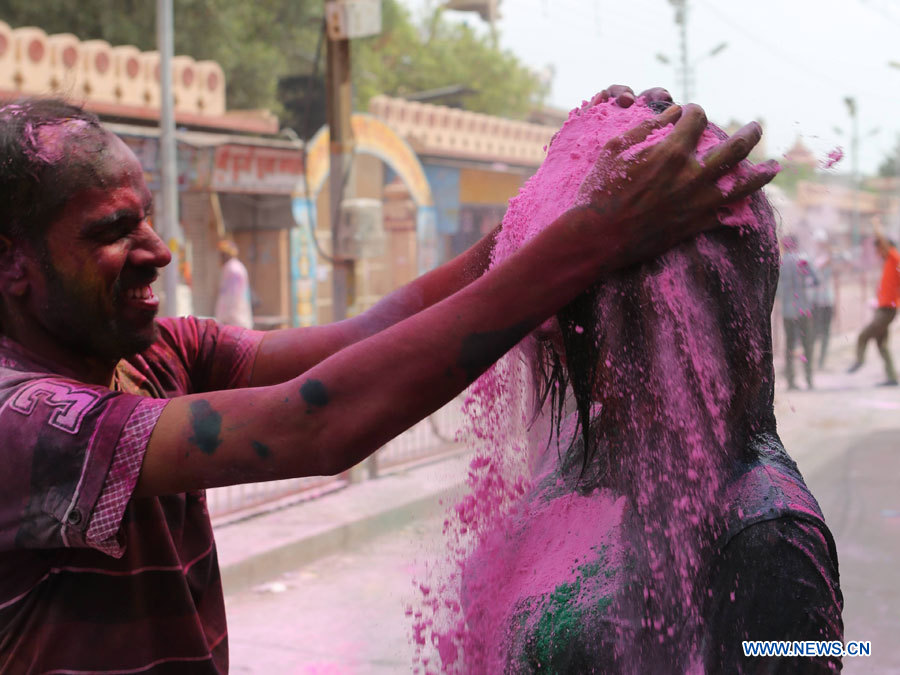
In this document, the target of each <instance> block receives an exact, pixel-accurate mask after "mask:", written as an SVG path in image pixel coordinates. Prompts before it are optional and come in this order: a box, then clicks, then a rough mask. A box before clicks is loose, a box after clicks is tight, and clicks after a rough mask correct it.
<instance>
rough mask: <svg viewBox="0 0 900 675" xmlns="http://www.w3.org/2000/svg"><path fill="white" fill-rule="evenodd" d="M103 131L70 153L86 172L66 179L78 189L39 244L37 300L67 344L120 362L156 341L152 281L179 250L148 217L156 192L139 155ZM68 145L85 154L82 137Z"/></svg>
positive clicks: (49, 326) (48, 325) (45, 322)
mask: <svg viewBox="0 0 900 675" xmlns="http://www.w3.org/2000/svg"><path fill="white" fill-rule="evenodd" d="M102 134H103V135H102V136H101V137H100V141H101V142H100V143H95V144H93V145H94V146H95V148H93V149H91V150H89V151H87V152H88V153H89V156H87V157H75V158H71V157H70V158H67V159H63V160H62V161H63V162H68V163H69V164H70V165H74V166H78V167H79V169H78V170H77V173H78V174H79V175H78V176H76V177H75V178H74V181H73V182H70V180H69V179H68V177H64V179H63V180H62V181H61V182H62V183H63V186H62V187H63V189H70V190H71V196H70V197H69V198H68V199H67V200H66V201H65V203H64V205H63V207H62V209H61V210H60V211H59V213H58V215H57V216H56V218H54V219H53V221H52V222H51V223H50V224H49V225H48V227H47V230H46V232H45V233H44V236H43V238H42V239H43V243H42V244H39V245H38V246H37V247H36V248H38V249H40V250H37V251H36V252H35V262H36V263H37V269H36V270H35V274H34V277H33V282H32V285H31V292H32V298H31V302H30V303H29V307H30V309H31V311H32V312H33V314H34V316H33V318H34V319H35V320H36V321H37V322H38V323H40V324H41V325H42V326H43V328H44V330H45V331H47V332H48V333H49V334H50V335H51V336H53V337H54V338H55V339H56V340H58V341H59V342H60V343H62V344H65V345H66V346H67V347H68V348H70V349H72V350H74V351H76V352H78V353H81V354H84V355H85V356H87V357H93V358H99V359H102V360H111V361H115V360H118V359H119V358H121V357H123V356H127V355H130V354H134V353H136V352H138V351H141V350H142V349H146V348H147V347H149V346H150V344H152V342H153V340H154V338H155V334H156V328H155V325H154V318H155V316H156V312H157V309H158V306H159V300H158V299H157V298H156V296H155V295H154V294H153V291H152V290H151V289H150V284H151V283H152V282H153V280H154V279H156V277H157V274H158V269H159V268H160V267H163V266H165V265H167V264H168V263H169V261H170V260H171V254H170V253H169V251H168V249H167V248H166V246H165V244H164V243H163V241H162V240H161V239H160V238H159V236H158V235H157V234H156V232H155V231H154V230H153V227H152V225H151V224H150V221H149V220H148V218H149V215H150V208H151V205H152V197H151V194H150V191H149V190H148V189H147V185H146V183H145V182H144V178H143V171H142V169H141V166H140V164H139V162H138V161H137V158H136V157H135V156H134V154H133V153H132V152H131V150H129V149H128V147H127V146H126V145H125V143H123V142H122V141H121V140H120V139H119V138H118V137H116V136H114V135H113V134H110V133H107V132H102ZM95 135H96V134H95ZM68 145H69V147H70V148H72V151H73V153H74V154H75V155H78V154H83V153H81V150H82V149H83V148H81V146H80V145H79V141H78V140H77V139H76V140H71V141H70V143H69V144H68Z"/></svg>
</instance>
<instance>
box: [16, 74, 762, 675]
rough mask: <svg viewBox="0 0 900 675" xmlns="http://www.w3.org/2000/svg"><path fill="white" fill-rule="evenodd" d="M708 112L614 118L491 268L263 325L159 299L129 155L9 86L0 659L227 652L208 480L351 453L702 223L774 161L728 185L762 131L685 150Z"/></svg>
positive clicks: (31, 664)
mask: <svg viewBox="0 0 900 675" xmlns="http://www.w3.org/2000/svg"><path fill="white" fill-rule="evenodd" d="M610 95H612V96H614V97H616V99H617V100H618V101H619V103H620V105H628V104H630V102H633V100H634V95H633V93H632V92H630V90H627V89H623V88H619V89H617V90H614V91H612V92H603V93H601V95H598V98H597V100H598V101H600V100H606V99H608V98H609V96H610ZM669 124H671V125H674V130H673V131H672V133H670V134H669V135H668V136H666V138H665V139H664V140H663V141H660V142H658V143H655V144H652V145H650V146H648V147H644V148H643V149H641V150H640V151H639V152H637V153H635V152H634V146H636V145H637V144H639V143H641V142H642V141H643V140H645V139H646V138H647V137H648V136H650V135H651V134H652V133H653V132H654V130H656V129H658V128H660V127H661V126H665V125H669ZM705 126H706V118H705V115H704V114H703V111H702V110H700V109H699V108H698V107H696V106H685V107H684V108H681V107H678V106H672V107H671V108H669V109H668V110H667V111H666V112H664V113H662V114H661V115H659V116H658V117H657V118H655V119H654V120H651V121H648V122H646V123H644V124H642V125H640V126H638V127H636V128H634V129H632V130H630V131H629V132H627V133H625V134H624V135H622V136H620V137H617V138H616V139H614V141H612V142H611V143H609V144H608V145H607V146H605V147H604V149H603V151H602V152H601V153H600V154H601V156H600V159H599V160H598V163H597V171H600V172H604V173H607V174H608V175H609V176H610V177H612V178H611V181H610V182H608V183H607V184H606V188H605V189H606V190H610V192H608V193H604V194H595V195H593V197H592V199H591V201H590V203H589V204H588V205H587V206H584V207H579V208H577V209H572V210H571V211H569V212H567V213H565V214H564V215H563V216H562V217H560V218H559V219H558V220H557V221H556V222H554V223H553V224H552V225H550V226H549V227H548V228H546V230H545V231H544V232H543V233H541V234H540V235H539V236H538V237H536V238H535V239H534V240H533V241H532V242H530V243H529V244H528V245H526V246H524V247H522V249H521V250H520V251H518V252H517V253H516V254H515V255H514V256H512V257H511V258H510V259H508V260H506V261H504V262H503V263H502V264H500V265H498V266H496V267H494V268H493V269H491V270H489V271H488V270H487V267H488V263H489V260H490V251H491V247H492V245H493V235H489V236H487V237H486V238H485V239H484V240H482V241H481V242H479V243H478V244H476V245H475V246H474V247H473V248H472V249H470V250H469V251H467V252H465V253H463V254H462V255H461V256H459V257H458V258H456V259H454V260H452V261H450V262H449V263H446V264H445V265H443V266H441V267H439V268H437V269H435V270H433V271H431V272H429V273H428V274H426V275H424V276H422V277H420V278H419V279H417V280H415V281H413V282H412V283H410V284H409V285H407V286H406V287H404V288H401V289H399V290H397V291H395V292H394V293H392V294H391V295H389V296H387V297H386V298H384V299H383V300H382V301H381V302H380V303H379V304H378V305H376V306H375V307H374V308H372V309H371V310H369V311H367V312H365V313H364V314H362V315H360V316H357V317H354V318H351V319H348V320H346V321H343V322H341V323H338V324H334V325H325V326H316V327H311V328H301V329H289V330H283V331H273V332H269V333H261V332H255V331H251V330H246V329H243V328H239V327H234V326H222V325H219V324H217V323H216V322H214V321H210V320H207V321H202V320H198V319H195V318H190V317H188V318H183V319H171V318H166V319H160V320H155V314H156V311H157V305H158V300H157V299H156V297H155V296H154V294H153V291H152V289H151V283H152V282H153V280H154V279H155V278H156V276H157V274H158V271H159V268H161V267H163V266H165V265H166V264H168V263H169V262H170V258H171V256H170V254H169V252H168V250H167V249H166V247H165V245H164V244H163V242H162V241H161V240H160V238H159V236H158V235H157V234H156V232H154V230H153V228H152V226H151V225H150V221H149V220H148V216H149V213H150V208H151V203H150V194H149V192H148V190H147V187H146V185H145V184H144V181H143V177H142V171H141V167H140V165H139V163H138V161H137V159H136V158H135V157H134V155H133V154H132V153H131V152H130V151H129V150H128V148H127V147H126V146H125V145H124V144H123V143H122V142H121V141H120V140H119V139H117V138H116V137H115V136H113V135H112V134H110V133H109V132H107V131H106V130H105V129H103V127H102V126H101V125H100V124H99V121H98V120H97V119H96V118H95V117H94V116H93V115H91V114H89V113H86V112H85V111H83V110H81V109H79V108H77V107H74V106H70V105H67V104H65V103H63V102H61V101H53V100H23V101H19V102H17V103H11V104H8V105H5V106H2V107H0V332H2V335H0V466H2V467H3V469H4V472H3V477H2V478H0V671H3V672H14V673H20V672H24V673H29V672H48V671H51V672H129V673H142V672H159V673H187V672H189V673H222V672H226V671H227V667H228V652H227V630H226V626H225V616H224V605H223V601H222V587H221V582H220V577H219V569H218V565H217V561H216V554H215V544H214V541H213V536H212V530H211V527H210V523H209V517H208V514H207V511H206V507H205V495H204V492H203V490H204V488H207V487H212V486H220V485H229V484H235V483H242V482H252V481H263V480H273V479H281V478H289V477H296V476H307V475H325V474H334V473H339V472H341V471H344V470H346V469H347V468H349V467H351V466H353V465H354V464H356V463H357V462H358V461H360V460H361V459H363V458H364V457H366V456H367V455H369V454H370V453H372V452H374V451H375V450H376V449H377V448H379V447H380V446H381V445H383V444H384V443H385V442H386V441H387V440H389V439H390V438H392V437H394V436H396V435H397V434H398V433H400V432H402V431H403V430H404V429H406V428H408V427H409V426H410V425H411V424H413V423H415V422H416V421H418V420H420V419H422V418H423V417H425V416H426V415H428V414H430V413H431V412H432V411H434V410H436V409H437V408H439V407H440V406H441V405H443V404H444V403H446V402H447V401H448V400H450V399H451V398H452V397H454V396H455V395H457V394H458V393H459V392H460V391H462V389H464V388H465V387H466V386H467V385H468V384H469V383H471V382H472V381H473V380H474V379H475V378H477V377H478V376H479V375H480V374H481V373H482V372H483V371H484V370H485V369H486V368H488V367H489V366H490V365H491V364H492V363H493V362H494V361H496V359H498V358H499V357H500V356H502V355H503V354H504V353H505V352H506V351H507V350H509V349H510V348H511V347H513V346H514V345H515V344H516V343H517V342H519V340H521V339H522V338H523V337H524V336H525V335H527V334H528V333H529V332H530V331H531V330H533V329H534V328H536V327H537V326H539V325H540V324H541V322H543V321H544V320H546V319H547V318H548V317H550V316H552V315H554V314H555V313H556V312H557V311H559V309H560V308H561V307H563V306H564V305H566V304H567V303H568V302H570V301H571V300H572V299H573V298H574V297H576V296H577V295H578V294H579V293H580V292H581V291H583V290H584V289H585V288H587V287H589V286H591V285H593V284H595V283H596V282H597V281H600V280H602V279H603V278H604V276H606V275H608V274H609V273H610V272H611V271H613V270H616V269H620V268H622V267H625V266H628V265H631V264H633V263H635V262H639V261H642V260H647V259H651V258H653V257H655V256H657V255H659V254H660V253H662V252H663V251H665V250H667V249H668V248H670V247H671V246H673V245H674V244H676V243H678V242H679V241H681V240H683V239H685V238H687V237H691V236H693V235H695V234H697V233H698V232H700V231H701V230H702V229H705V228H709V227H713V226H715V224H716V219H715V214H716V210H717V209H718V208H719V207H720V206H722V205H723V204H725V203H727V202H730V201H733V200H736V199H740V198H742V197H744V196H746V195H747V194H749V193H751V192H753V191H755V190H757V189H759V188H760V187H761V186H762V185H764V184H765V183H766V182H768V181H769V180H771V178H772V177H773V176H774V174H775V172H776V171H777V167H776V166H775V165H760V166H759V167H757V170H755V171H754V172H752V173H751V174H749V175H746V176H744V177H736V176H735V177H729V183H730V184H731V186H732V187H730V188H729V189H728V190H727V191H722V190H720V189H719V188H718V187H717V186H716V181H717V180H718V179H720V178H721V177H722V176H725V175H726V174H728V173H729V171H730V169H731V168H732V167H734V166H735V165H736V164H737V163H738V162H740V161H741V160H742V159H744V157H746V155H747V154H748V153H749V151H750V149H751V148H752V147H753V146H754V145H755V144H756V142H757V141H758V140H759V136H760V129H759V126H758V125H755V124H751V125H748V126H747V127H745V128H744V129H742V130H741V131H739V132H738V133H737V134H735V135H734V136H733V137H732V138H731V139H729V140H727V141H725V142H723V143H722V144H721V145H719V146H718V147H716V148H714V149H713V150H711V151H710V152H709V154H707V155H706V156H705V157H704V158H703V161H702V162H699V161H697V160H696V159H695V158H694V149H695V148H696V146H697V142H698V139H699V137H700V134H701V133H702V131H703V129H704V128H705ZM629 150H631V154H632V155H634V157H633V158H626V157H624V156H623V153H626V152H627V151H629ZM610 186H612V187H611V188H610Z"/></svg>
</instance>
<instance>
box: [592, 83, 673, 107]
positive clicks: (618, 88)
mask: <svg viewBox="0 0 900 675" xmlns="http://www.w3.org/2000/svg"><path fill="white" fill-rule="evenodd" d="M638 99H640V100H642V101H643V102H644V103H646V104H648V105H649V104H651V103H666V104H672V103H673V102H674V101H673V100H672V95H671V94H670V93H669V91H668V89H664V88H663V87H652V88H650V89H645V90H644V91H642V92H641V93H640V94H639V95H636V94H635V93H634V90H633V89H632V88H631V87H629V86H628V85H625V84H611V85H609V86H608V87H607V88H606V89H603V90H601V91H599V92H597V93H596V94H594V97H593V98H592V99H591V100H590V101H588V103H587V105H586V106H585V107H588V108H590V107H591V106H595V105H597V104H599V103H606V102H607V101H609V100H614V101H615V102H616V105H618V106H619V107H620V108H630V107H631V106H632V105H634V102H635V101H636V100H638Z"/></svg>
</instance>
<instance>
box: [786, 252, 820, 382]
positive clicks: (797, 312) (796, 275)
mask: <svg viewBox="0 0 900 675" xmlns="http://www.w3.org/2000/svg"><path fill="white" fill-rule="evenodd" d="M781 246H782V249H783V254H782V258H781V274H780V275H779V279H778V297H779V298H780V299H781V316H782V319H783V320H784V359H785V360H784V372H785V375H786V377H787V381H788V388H789V389H796V388H797V384H796V382H795V378H794V349H795V348H796V347H797V341H798V340H799V341H800V344H801V345H802V346H803V371H804V373H805V374H806V386H807V387H808V388H809V389H812V388H813V339H814V332H813V319H812V307H813V305H812V288H813V286H815V285H816V275H815V274H814V273H813V270H812V266H811V265H810V264H809V260H808V259H807V258H806V257H805V256H804V255H802V254H801V253H800V247H799V245H798V244H797V239H796V237H794V236H793V235H786V236H785V237H784V238H783V239H782V240H781Z"/></svg>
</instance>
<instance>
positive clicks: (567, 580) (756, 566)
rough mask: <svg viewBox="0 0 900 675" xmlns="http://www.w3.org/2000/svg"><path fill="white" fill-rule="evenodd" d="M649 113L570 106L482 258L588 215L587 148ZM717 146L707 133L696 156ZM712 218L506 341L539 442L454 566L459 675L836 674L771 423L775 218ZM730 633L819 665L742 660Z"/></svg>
mask: <svg viewBox="0 0 900 675" xmlns="http://www.w3.org/2000/svg"><path fill="white" fill-rule="evenodd" d="M661 107H662V106H660V105H659V104H658V103H653V102H651V103H650V104H649V105H648V104H647V101H645V100H639V102H638V103H637V104H635V105H633V106H631V107H628V108H627V109H623V108H622V107H621V106H615V105H612V104H611V103H609V102H601V103H598V104H596V105H592V106H588V107H584V108H582V109H581V110H577V111H573V114H572V115H570V117H569V120H568V121H567V122H566V124H565V125H564V126H563V128H562V129H561V130H560V132H559V133H558V135H557V136H556V138H555V140H554V142H553V144H552V145H551V147H550V150H549V153H548V156H547V158H546V160H545V162H544V164H543V166H542V167H541V169H540V171H539V172H538V173H537V174H536V175H535V176H534V177H533V178H532V179H531V180H530V181H529V183H528V184H527V185H526V186H525V187H524V188H523V190H522V191H521V192H520V194H519V195H518V196H517V197H515V198H514V199H513V200H512V201H511V203H510V207H509V210H508V212H507V215H506V217H505V218H504V222H503V230H502V231H501V232H500V234H499V235H498V240H497V246H496V248H495V254H494V263H495V264H502V260H503V256H505V255H512V254H513V252H514V251H515V250H517V247H519V246H521V245H525V243H526V242H527V241H528V240H529V238H530V237H533V236H536V233H537V232H539V231H540V228H541V227H542V226H543V224H544V223H549V222H552V220H553V218H554V214H555V213H557V212H559V211H560V210H565V209H566V208H568V207H569V206H570V205H571V204H581V203H591V202H592V200H593V199H594V197H592V196H591V194H594V195H596V194H598V193H600V192H602V186H603V185H604V184H607V182H608V181H609V180H611V179H612V180H614V179H615V177H614V176H613V177H610V176H607V175H598V172H597V171H596V170H595V168H594V162H595V160H596V154H597V153H596V151H594V150H593V149H594V148H596V147H597V145H598V144H600V145H602V143H603V142H605V141H606V140H608V139H609V138H614V137H615V136H616V135H617V134H618V133H619V131H620V129H622V128H623V127H629V126H631V125H633V124H635V123H638V122H640V121H642V120H646V119H652V118H654V117H656V115H657V110H659V109H660V108H661ZM666 133H667V132H666V130H664V129H663V130H660V132H659V133H658V134H657V139H656V141H657V142H658V140H659V139H661V138H665V134H666ZM668 133H671V127H669V129H668ZM724 138H725V135H724V134H723V133H722V132H721V131H720V130H719V129H717V128H716V127H714V126H712V125H710V126H709V127H708V128H707V129H706V131H705V132H704V133H703V136H702V138H701V140H700V143H699V145H698V154H699V156H701V157H703V158H705V160H706V161H709V160H710V159H712V158H714V157H715V155H714V154H709V153H715V152H716V148H717V147H719V143H721V141H722V140H723V139H724ZM650 140H651V142H653V139H650ZM755 170H757V169H756V168H755V167H752V166H750V165H748V164H747V163H744V164H742V166H741V167H740V168H739V172H747V173H752V172H753V171H755ZM541 209H543V210H542V211H541ZM536 212H537V213H538V216H537V218H536V219H535V218H533V217H532V216H533V215H534V214H535V213H536ZM718 220H719V222H720V226H719V227H718V228H715V229H712V230H710V231H708V232H706V233H704V234H701V235H700V236H698V237H696V238H694V239H692V240H689V241H686V242H684V243H682V244H680V245H678V246H677V247H675V248H673V249H672V250H670V251H669V252H667V253H665V254H663V255H661V256H660V257H659V258H657V259H655V260H653V261H650V262H645V263H643V264H637V265H634V266H631V267H628V268H626V269H621V270H618V271H616V272H614V273H611V274H610V275H608V276H607V277H605V278H604V279H603V280H601V281H600V282H598V283H597V284H596V285H594V286H593V287H592V288H591V289H589V290H587V291H586V292H584V293H582V294H581V295H579V296H578V297H577V298H576V299H575V300H573V301H572V302H571V303H569V304H568V305H566V307H564V308H563V309H562V310H561V311H560V312H559V313H558V314H557V315H556V319H555V320H554V321H552V322H548V323H546V324H545V325H544V326H543V327H542V328H541V329H540V330H539V331H536V332H535V333H534V334H533V336H532V337H531V338H530V339H529V340H526V341H525V342H524V343H523V345H522V347H521V349H522V352H523V354H524V355H525V357H526V358H527V360H528V361H529V362H530V363H531V364H532V369H533V373H534V374H535V378H536V382H537V385H538V386H537V391H539V396H538V397H537V402H538V405H540V406H544V405H545V404H546V407H547V409H548V410H549V414H550V415H551V417H552V421H553V423H552V425H551V426H552V427H553V429H554V432H553V438H552V439H551V442H550V443H549V444H548V443H547V442H546V438H545V439H543V441H542V442H539V443H538V447H536V448H534V452H535V454H536V459H535V461H534V466H535V469H534V475H533V481H532V486H533V487H531V489H530V490H529V491H527V492H526V493H525V494H524V496H523V497H522V498H521V500H520V501H519V503H517V504H515V505H514V507H513V508H512V510H511V512H510V514H509V515H508V516H507V517H506V518H504V519H501V520H500V521H498V522H496V523H495V524H494V527H493V529H488V530H487V531H486V532H485V533H483V534H482V536H481V538H480V540H479V544H478V546H477V548H476V549H475V551H474V552H473V553H472V554H471V555H470V557H469V558H468V559H467V560H465V561H464V563H463V570H462V595H461V597H462V604H463V612H464V617H465V629H464V631H462V637H461V638H460V644H461V647H462V652H463V654H464V656H463V658H464V659H465V670H469V671H471V672H506V673H537V672H549V673H635V674H638V673H641V674H642V673H701V672H706V673H757V672H765V673H774V672H791V673H794V672H802V673H818V672H823V673H824V672H835V671H838V670H840V667H841V660H840V654H841V644H840V641H841V640H842V634H843V624H842V618H841V613H842V607H843V598H842V595H841V591H840V588H839V584H838V563H837V554H836V550H835V544H834V541H833V539H832V535H831V533H830V532H829V529H828V527H827V525H826V523H825V520H824V518H823V516H822V513H821V511H820V509H819V506H818V504H817V502H816V500H815V498H814V497H813V495H812V494H811V493H810V491H809V490H808V488H807V487H806V485H805V484H804V481H803V478H802V476H801V475H800V472H799V471H798V469H797V466H796V464H795V463H794V462H793V461H792V460H791V458H790V456H789V455H788V454H787V452H786V451H785V449H784V447H783V446H782V443H781V441H780V440H779V437H778V434H777V430H776V420H775V414H774V409H773V396H774V393H773V392H774V371H773V364H772V338H771V324H770V319H769V317H770V313H771V310H772V306H773V302H774V298H775V293H776V288H777V282H778V271H779V255H778V248H777V243H776V238H775V225H774V218H773V211H772V208H771V206H770V205H769V204H768V202H767V200H766V198H765V196H764V195H763V194H762V192H755V193H754V194H752V195H751V196H750V197H749V198H748V199H746V200H744V201H743V202H741V203H738V204H736V205H733V206H731V207H728V208H724V209H721V210H720V211H719V213H718ZM568 410H571V411H574V412H573V413H572V414H571V415H566V414H565V412H566V411H568ZM747 640H788V641H793V640H804V641H805V640H815V641H823V642H825V643H826V648H827V649H828V652H827V653H822V654H821V655H819V656H816V657H812V658H801V657H786V656H785V657H777V658H776V657H769V658H760V657H753V658H751V657H747V656H745V654H744V651H743V647H742V642H743V641H747ZM451 656H452V657H455V654H451Z"/></svg>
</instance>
